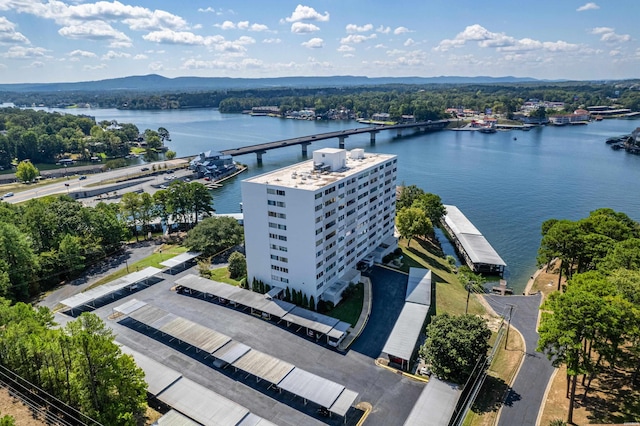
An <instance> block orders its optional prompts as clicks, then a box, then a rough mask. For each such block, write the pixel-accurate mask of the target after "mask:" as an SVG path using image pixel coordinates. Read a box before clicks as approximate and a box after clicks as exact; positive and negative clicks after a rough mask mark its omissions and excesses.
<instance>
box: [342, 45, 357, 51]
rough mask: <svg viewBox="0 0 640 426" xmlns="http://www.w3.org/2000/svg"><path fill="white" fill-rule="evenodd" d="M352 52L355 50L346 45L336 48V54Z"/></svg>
mask: <svg viewBox="0 0 640 426" xmlns="http://www.w3.org/2000/svg"><path fill="white" fill-rule="evenodd" d="M354 50H356V48H355V47H353V46H349V45H348V44H343V45H341V46H340V47H338V52H353V51H354Z"/></svg>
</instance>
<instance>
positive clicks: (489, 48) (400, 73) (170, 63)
mask: <svg viewBox="0 0 640 426" xmlns="http://www.w3.org/2000/svg"><path fill="white" fill-rule="evenodd" d="M639 19H640V0H598V1H596V2H587V1H585V0H581V1H580V0H576V1H574V0H529V1H522V0H517V1H515V0H483V1H478V0H473V1H469V0H414V1H393V0H391V1H390V0H386V1H379V0H324V1H303V2H299V1H293V2H291V1H287V0H271V1H267V0H233V1H227V0H224V1H198V0H120V1H83V0H64V1H61V0H47V1H41V0H0V82H1V83H47V82H74V81H93V80H102V79H108V78H116V77H125V76H130V75H146V74H160V75H163V76H165V77H170V78H173V77H182V76H199V77H245V78H261V77H290V76H340V75H357V76H368V77H408V76H418V77H434V76H443V75H446V76H493V77H501V76H516V77H533V78H538V79H569V80H612V79H626V78H640V25H638V22H639V21H638V20H639Z"/></svg>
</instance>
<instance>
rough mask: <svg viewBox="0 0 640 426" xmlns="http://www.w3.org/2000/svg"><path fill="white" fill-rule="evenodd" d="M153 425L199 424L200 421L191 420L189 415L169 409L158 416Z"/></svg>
mask: <svg viewBox="0 0 640 426" xmlns="http://www.w3.org/2000/svg"><path fill="white" fill-rule="evenodd" d="M154 425H158V426H200V423H198V422H195V421H193V420H191V419H190V418H189V417H187V416H185V415H183V414H180V413H178V412H177V411H176V410H169V411H168V412H167V413H166V414H165V415H164V416H162V417H160V418H159V419H158V420H156V422H155V423H154Z"/></svg>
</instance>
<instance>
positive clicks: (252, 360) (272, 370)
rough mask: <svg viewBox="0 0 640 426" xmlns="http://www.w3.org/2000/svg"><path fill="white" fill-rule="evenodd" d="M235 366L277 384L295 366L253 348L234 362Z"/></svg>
mask: <svg viewBox="0 0 640 426" xmlns="http://www.w3.org/2000/svg"><path fill="white" fill-rule="evenodd" d="M231 365H233V366H234V367H235V368H238V369H240V370H242V371H246V372H247V373H250V374H252V375H254V376H256V377H258V378H259V379H264V380H266V381H267V382H269V383H273V384H274V385H277V384H278V383H280V381H281V380H282V379H284V378H285V377H286V375H287V374H289V373H290V372H291V370H293V369H294V368H295V367H294V365H293V364H289V363H288V362H285V361H282V360H280V359H278V358H276V357H273V356H271V355H267V354H265V353H263V352H260V351H257V350H255V349H251V350H250V351H248V352H247V353H246V354H244V355H243V356H241V357H240V358H238V360H236V361H235V362H233V363H232V364H231Z"/></svg>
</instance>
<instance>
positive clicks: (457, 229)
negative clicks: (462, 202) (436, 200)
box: [444, 205, 482, 235]
mask: <svg viewBox="0 0 640 426" xmlns="http://www.w3.org/2000/svg"><path fill="white" fill-rule="evenodd" d="M444 208H445V209H446V210H447V214H445V215H444V221H445V222H446V223H447V225H448V226H449V228H450V229H451V230H452V231H453V232H454V233H455V234H475V235H482V234H481V233H480V231H479V230H478V228H476V227H475V226H474V224H473V223H471V221H470V220H469V219H467V217H466V216H465V215H464V214H463V213H462V212H461V211H460V209H459V208H457V207H456V206H451V205H445V206H444Z"/></svg>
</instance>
